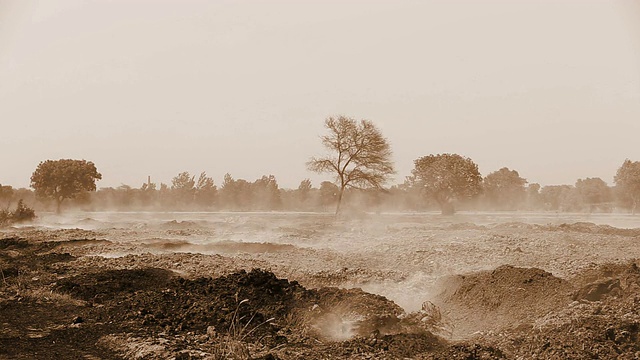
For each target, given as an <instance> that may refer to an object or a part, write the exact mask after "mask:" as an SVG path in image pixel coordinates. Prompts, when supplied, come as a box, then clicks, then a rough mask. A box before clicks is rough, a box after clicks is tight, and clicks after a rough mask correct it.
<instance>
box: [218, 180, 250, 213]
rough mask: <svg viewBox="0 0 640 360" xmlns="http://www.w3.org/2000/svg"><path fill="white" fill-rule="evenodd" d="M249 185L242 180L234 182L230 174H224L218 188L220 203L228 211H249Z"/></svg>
mask: <svg viewBox="0 0 640 360" xmlns="http://www.w3.org/2000/svg"><path fill="white" fill-rule="evenodd" d="M251 185H252V184H251V183H250V182H248V181H246V180H244V179H238V180H235V179H234V178H233V177H232V176H231V174H229V173H227V174H225V175H224V181H223V182H222V186H221V187H220V202H221V203H222V205H223V206H224V207H226V208H228V209H234V210H249V209H251Z"/></svg>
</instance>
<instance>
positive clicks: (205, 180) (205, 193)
mask: <svg viewBox="0 0 640 360" xmlns="http://www.w3.org/2000/svg"><path fill="white" fill-rule="evenodd" d="M217 193H218V189H217V188H216V186H215V185H214V183H213V179H212V178H211V177H208V176H207V174H206V173H205V172H204V171H203V172H202V173H200V176H199V177H198V181H197V182H196V185H195V199H196V202H197V203H198V204H199V205H201V206H211V205H213V203H214V201H215V198H216V195H217Z"/></svg>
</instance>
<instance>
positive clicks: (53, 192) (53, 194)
mask: <svg viewBox="0 0 640 360" xmlns="http://www.w3.org/2000/svg"><path fill="white" fill-rule="evenodd" d="M100 179H102V175H101V174H100V173H99V172H98V170H97V169H96V166H95V165H94V163H93V162H91V161H86V160H71V159H60V160H47V161H44V162H40V164H38V167H37V168H36V170H35V171H34V172H33V174H32V175H31V187H32V188H33V189H34V190H35V192H36V197H38V198H40V199H53V200H55V201H56V210H57V211H58V212H60V206H61V205H62V202H63V201H64V200H65V199H72V198H75V197H77V196H78V195H80V194H82V193H84V192H86V191H95V190H96V180H100Z"/></svg>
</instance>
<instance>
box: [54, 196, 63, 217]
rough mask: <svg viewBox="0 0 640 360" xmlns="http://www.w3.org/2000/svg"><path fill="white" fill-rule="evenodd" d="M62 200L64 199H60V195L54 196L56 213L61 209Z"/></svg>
mask: <svg viewBox="0 0 640 360" xmlns="http://www.w3.org/2000/svg"><path fill="white" fill-rule="evenodd" d="M62 200H64V199H62V198H60V197H57V198H56V214H60V213H61V212H62V210H61V205H62Z"/></svg>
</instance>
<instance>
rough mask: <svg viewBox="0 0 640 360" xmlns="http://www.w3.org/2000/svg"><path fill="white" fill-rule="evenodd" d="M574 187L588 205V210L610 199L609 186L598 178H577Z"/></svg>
mask: <svg viewBox="0 0 640 360" xmlns="http://www.w3.org/2000/svg"><path fill="white" fill-rule="evenodd" d="M575 187H576V190H577V191H578V194H580V197H581V200H582V202H583V203H584V204H586V205H588V206H589V211H590V212H591V211H593V210H594V209H595V207H596V206H598V205H602V204H604V203H608V202H610V201H611V199H612V192H611V188H610V187H609V186H608V185H607V183H606V182H604V180H602V179H600V178H586V179H578V181H576V186H575Z"/></svg>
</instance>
